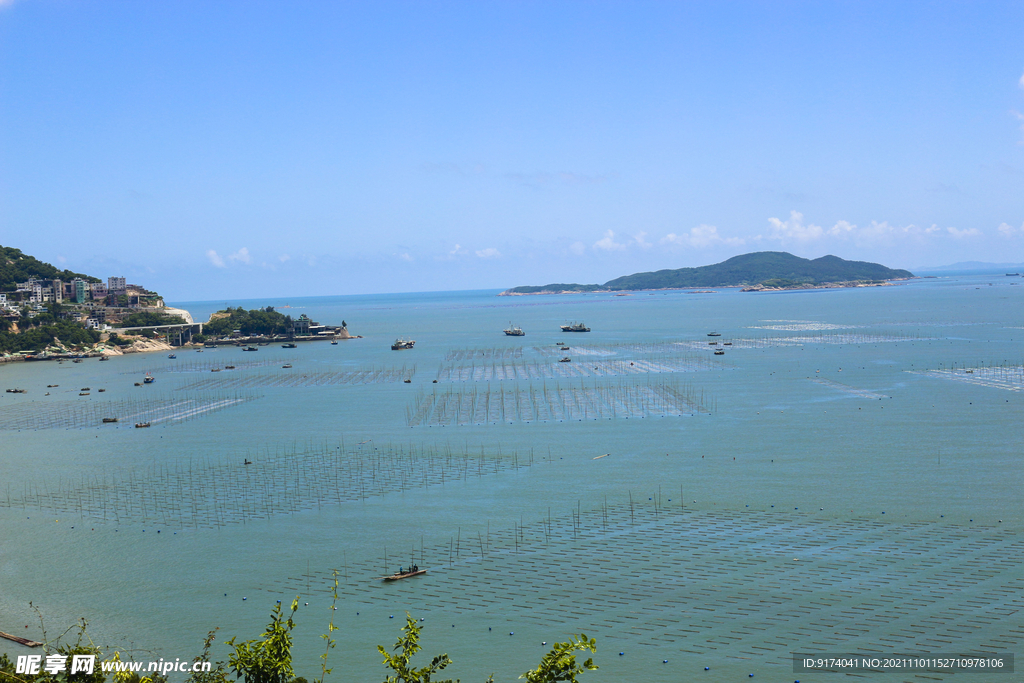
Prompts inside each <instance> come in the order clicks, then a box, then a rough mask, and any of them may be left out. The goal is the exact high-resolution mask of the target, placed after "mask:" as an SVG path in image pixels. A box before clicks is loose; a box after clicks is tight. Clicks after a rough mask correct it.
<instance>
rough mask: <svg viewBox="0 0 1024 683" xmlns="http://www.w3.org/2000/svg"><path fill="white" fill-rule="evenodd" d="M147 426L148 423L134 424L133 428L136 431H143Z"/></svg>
mask: <svg viewBox="0 0 1024 683" xmlns="http://www.w3.org/2000/svg"><path fill="white" fill-rule="evenodd" d="M148 426H149V423H148V422H136V423H135V428H136V429H144V428H146V427H148Z"/></svg>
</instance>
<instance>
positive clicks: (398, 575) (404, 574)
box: [381, 565, 427, 581]
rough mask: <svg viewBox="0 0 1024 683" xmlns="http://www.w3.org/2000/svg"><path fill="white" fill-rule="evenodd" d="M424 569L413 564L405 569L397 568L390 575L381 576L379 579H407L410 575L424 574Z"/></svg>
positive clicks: (425, 571)
mask: <svg viewBox="0 0 1024 683" xmlns="http://www.w3.org/2000/svg"><path fill="white" fill-rule="evenodd" d="M426 573H427V570H426V569H420V568H419V567H417V566H416V565H413V566H412V567H410V568H409V569H407V570H404V571H403V570H401V569H400V570H398V571H397V572H395V573H394V574H391V575H390V576H382V577H381V579H382V580H384V581H400V580H401V579H408V578H409V577H410V576H419V575H420V574H426Z"/></svg>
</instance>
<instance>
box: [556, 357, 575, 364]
mask: <svg viewBox="0 0 1024 683" xmlns="http://www.w3.org/2000/svg"><path fill="white" fill-rule="evenodd" d="M558 362H559V363H571V362H572V358H569V356H565V357H564V358H559V359H558Z"/></svg>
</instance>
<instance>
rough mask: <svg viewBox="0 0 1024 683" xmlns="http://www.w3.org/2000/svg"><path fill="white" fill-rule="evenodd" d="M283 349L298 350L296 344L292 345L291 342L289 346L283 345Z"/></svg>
mask: <svg viewBox="0 0 1024 683" xmlns="http://www.w3.org/2000/svg"><path fill="white" fill-rule="evenodd" d="M281 348H282V349H294V348H296V346H295V344H292V343H291V342H288V343H287V344H281Z"/></svg>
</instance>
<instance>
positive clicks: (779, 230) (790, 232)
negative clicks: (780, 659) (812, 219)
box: [768, 211, 825, 242]
mask: <svg viewBox="0 0 1024 683" xmlns="http://www.w3.org/2000/svg"><path fill="white" fill-rule="evenodd" d="M768 222H769V223H770V224H771V226H772V228H771V233H772V234H771V235H770V237H772V238H773V239H777V240H782V241H787V240H795V241H797V242H810V241H811V240H816V239H819V238H820V237H821V236H822V235H823V234H825V231H824V230H823V229H822V227H821V226H820V225H814V224H813V223H809V224H806V225H805V224H804V215H803V214H802V213H800V212H799V211H790V212H789V220H787V221H782V220H779V219H778V218H769V219H768Z"/></svg>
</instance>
